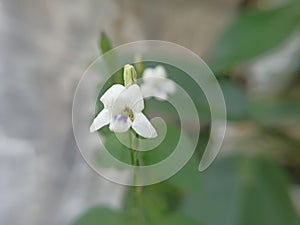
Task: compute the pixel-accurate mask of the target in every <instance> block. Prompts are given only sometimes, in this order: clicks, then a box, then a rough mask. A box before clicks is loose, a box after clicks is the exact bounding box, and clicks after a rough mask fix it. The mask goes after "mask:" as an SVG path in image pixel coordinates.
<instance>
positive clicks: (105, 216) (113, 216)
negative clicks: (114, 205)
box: [73, 207, 124, 225]
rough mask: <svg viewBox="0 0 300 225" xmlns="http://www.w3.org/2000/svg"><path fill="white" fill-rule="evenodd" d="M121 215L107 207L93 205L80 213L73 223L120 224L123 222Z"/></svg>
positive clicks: (87, 224) (91, 224)
mask: <svg viewBox="0 0 300 225" xmlns="http://www.w3.org/2000/svg"><path fill="white" fill-rule="evenodd" d="M123 221H124V220H123V215H122V214H121V213H120V212H118V211H114V210H112V209H109V208H105V207H94V208H91V209H90V210H88V211H87V212H85V213H84V214H83V215H81V216H80V217H79V218H78V219H77V220H76V221H75V222H74V223H73V225H100V224H105V225H120V224H123Z"/></svg>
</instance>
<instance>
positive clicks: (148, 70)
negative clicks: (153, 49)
mask: <svg viewBox="0 0 300 225" xmlns="http://www.w3.org/2000/svg"><path fill="white" fill-rule="evenodd" d="M153 74H154V69H152V68H146V69H145V70H144V72H143V75H142V77H143V78H148V77H153V76H154V75H153Z"/></svg>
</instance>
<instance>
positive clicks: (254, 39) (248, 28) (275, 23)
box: [209, 0, 300, 72]
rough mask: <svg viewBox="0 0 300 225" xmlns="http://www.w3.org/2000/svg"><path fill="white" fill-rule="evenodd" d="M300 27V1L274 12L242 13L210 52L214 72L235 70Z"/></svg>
mask: <svg viewBox="0 0 300 225" xmlns="http://www.w3.org/2000/svg"><path fill="white" fill-rule="evenodd" d="M299 26H300V2H299V1H297V0H296V1H290V2H289V3H288V4H287V5H285V6H283V7H280V8H275V9H265V10H260V9H252V10H246V11H244V12H242V13H240V14H239V15H238V16H237V18H236V19H235V20H234V21H233V23H232V24H231V25H230V26H229V27H228V28H227V29H226V30H225V32H224V33H223V34H222V35H221V36H220V38H219V39H218V41H217V43H216V45H215V46H214V49H213V51H212V53H211V58H210V62H209V64H210V66H211V67H212V68H213V70H214V71H216V72H220V71H222V70H230V69H233V68H234V67H235V66H237V65H238V64H240V63H243V62H245V61H247V60H250V59H252V58H254V57H256V56H259V55H261V54H263V53H265V52H267V51H270V50H271V49H273V48H276V47H277V46H278V45H279V44H281V43H282V42H283V41H284V40H286V39H287V38H288V37H289V36H290V35H291V34H292V33H293V32H294V31H295V30H296V29H297V28H299Z"/></svg>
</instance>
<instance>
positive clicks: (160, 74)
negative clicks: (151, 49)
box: [154, 65, 167, 78]
mask: <svg viewBox="0 0 300 225" xmlns="http://www.w3.org/2000/svg"><path fill="white" fill-rule="evenodd" d="M154 74H155V76H157V77H160V78H166V77H167V72H166V70H165V68H164V67H163V66H162V65H158V66H156V67H155V69H154Z"/></svg>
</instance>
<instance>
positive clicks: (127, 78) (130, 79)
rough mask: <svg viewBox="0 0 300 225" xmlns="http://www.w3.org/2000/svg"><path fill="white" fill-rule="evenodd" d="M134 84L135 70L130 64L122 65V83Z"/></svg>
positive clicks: (127, 85)
mask: <svg viewBox="0 0 300 225" xmlns="http://www.w3.org/2000/svg"><path fill="white" fill-rule="evenodd" d="M133 84H136V71H135V69H134V67H133V66H132V65H129V64H127V65H125V67H124V85H125V87H129V86H130V85H133Z"/></svg>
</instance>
